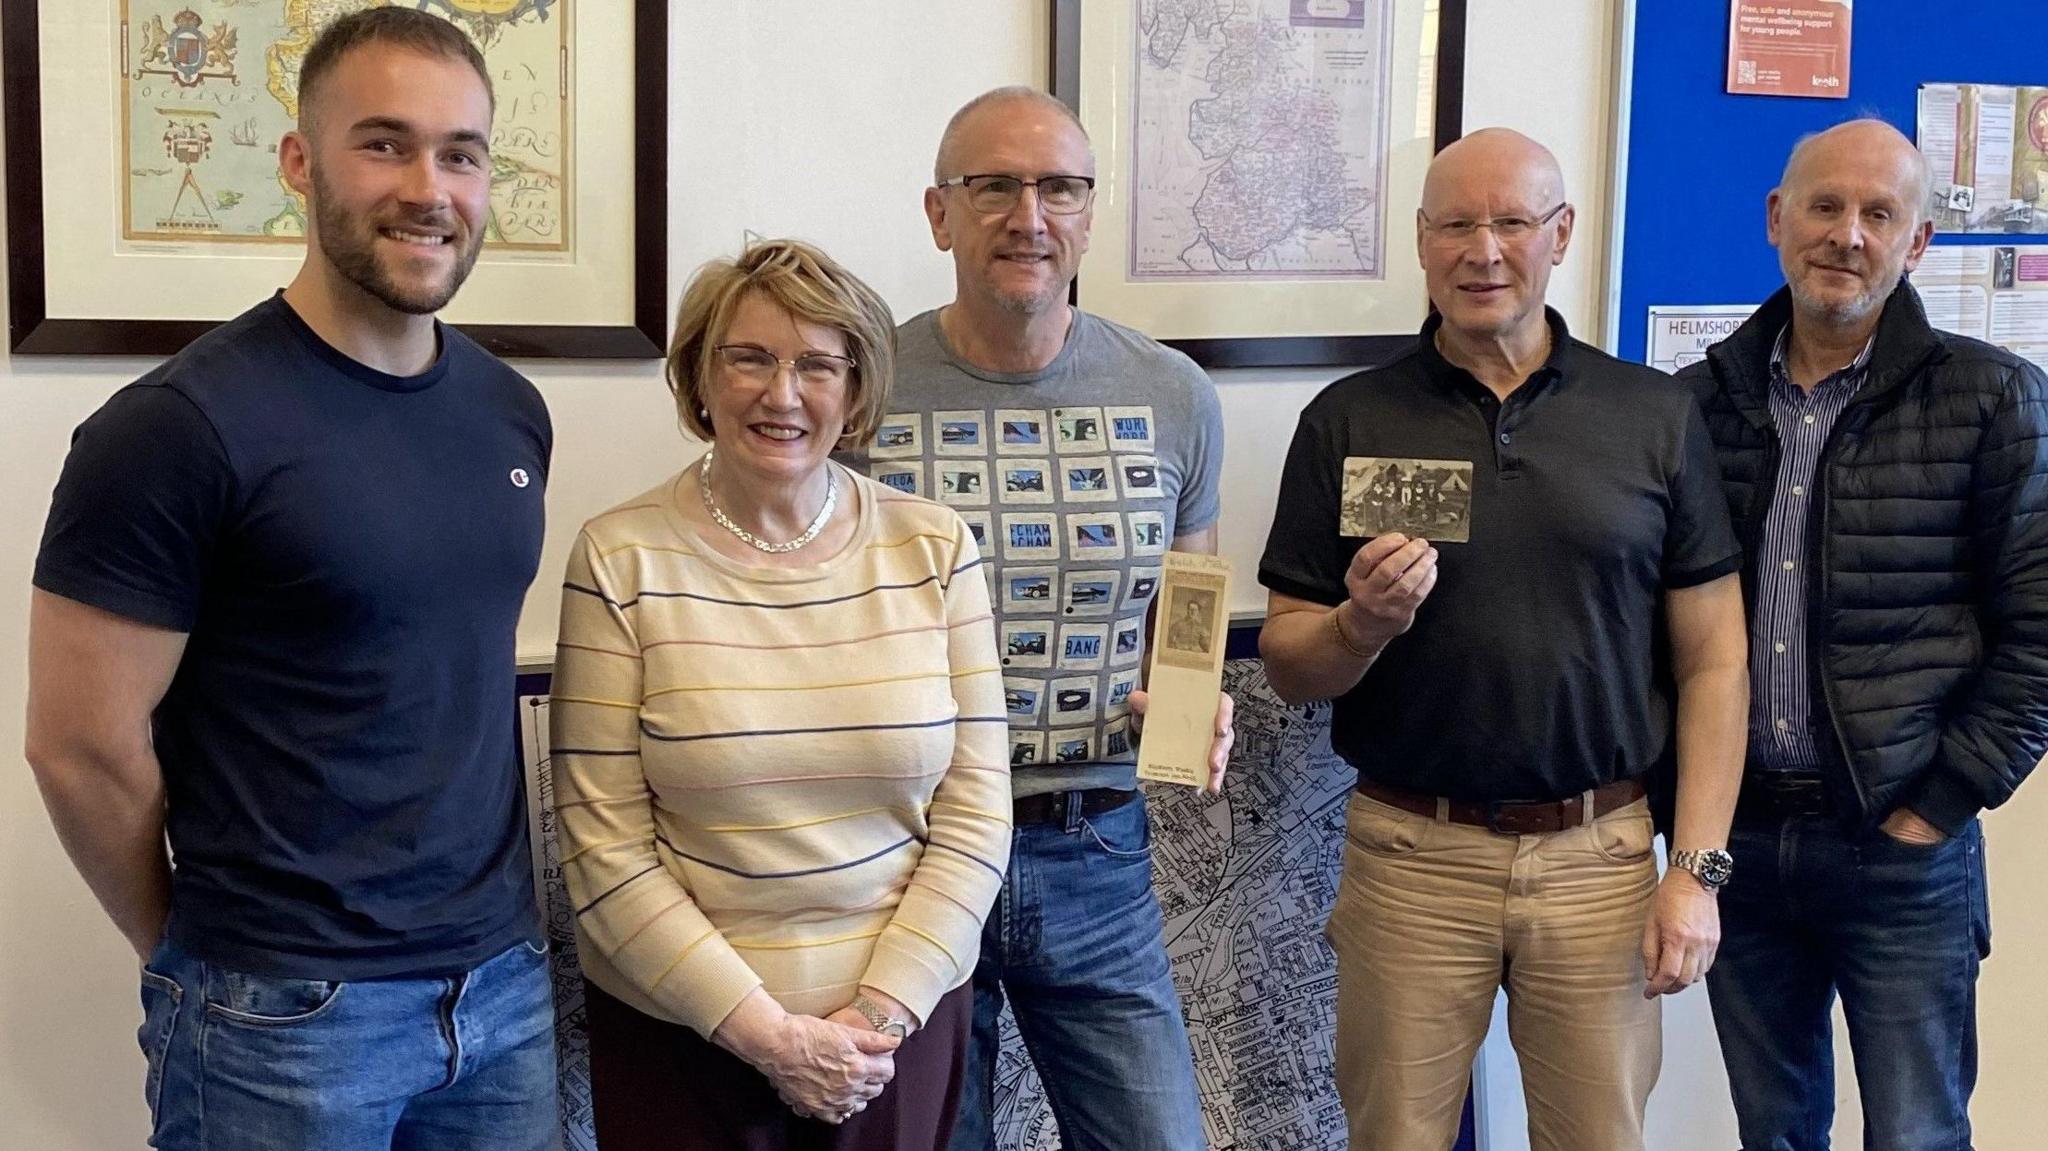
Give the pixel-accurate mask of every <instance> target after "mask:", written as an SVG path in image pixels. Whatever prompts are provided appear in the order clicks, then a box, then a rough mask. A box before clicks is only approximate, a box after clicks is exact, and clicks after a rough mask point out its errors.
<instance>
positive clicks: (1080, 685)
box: [1045, 675, 1096, 724]
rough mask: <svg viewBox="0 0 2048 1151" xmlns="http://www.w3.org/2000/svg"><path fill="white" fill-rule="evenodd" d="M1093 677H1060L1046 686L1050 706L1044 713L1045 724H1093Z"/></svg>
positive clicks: (1094, 686)
mask: <svg viewBox="0 0 2048 1151" xmlns="http://www.w3.org/2000/svg"><path fill="white" fill-rule="evenodd" d="M1095 688H1096V682H1095V677H1094V676H1092V675H1070V676H1061V677H1060V678H1058V679H1055V680H1053V681H1052V683H1051V684H1049V685H1047V691H1048V692H1049V693H1050V698H1051V703H1052V706H1051V707H1050V708H1049V709H1048V710H1047V711H1046V720H1045V721H1046V722H1047V723H1049V724H1051V723H1094V722H1095V703H1096V701H1095Z"/></svg>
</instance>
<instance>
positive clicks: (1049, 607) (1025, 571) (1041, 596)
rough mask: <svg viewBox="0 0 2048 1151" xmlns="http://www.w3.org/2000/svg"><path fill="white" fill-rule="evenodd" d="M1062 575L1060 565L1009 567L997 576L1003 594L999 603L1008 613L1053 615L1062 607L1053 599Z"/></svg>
mask: <svg viewBox="0 0 2048 1151" xmlns="http://www.w3.org/2000/svg"><path fill="white" fill-rule="evenodd" d="M1058 578H1059V569H1058V568H1032V567H1025V568H1013V567H1005V568H1004V569H1003V570H1002V574H1001V575H1000V576H998V577H997V579H996V584H997V590H998V591H1000V592H1001V593H1002V594H1001V595H999V596H997V597H996V602H997V603H1000V604H1001V605H1002V607H1003V612H1004V614H1006V615H1051V614H1052V613H1053V612H1054V611H1056V610H1057V609H1058V605H1057V604H1055V603H1054V602H1053V595H1054V594H1055V589H1054V587H1053V583H1054V581H1055V580H1057V579H1058Z"/></svg>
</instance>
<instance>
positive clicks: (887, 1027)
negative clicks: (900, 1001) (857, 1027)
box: [853, 994, 910, 1039]
mask: <svg viewBox="0 0 2048 1151" xmlns="http://www.w3.org/2000/svg"><path fill="white" fill-rule="evenodd" d="M853 1009H854V1010H855V1011H858V1012H860V1013H861V1015H862V1016H863V1017H865V1018H866V1019H867V1021H868V1026H870V1027H872V1028H874V1029H875V1030H876V1031H878V1032H880V1033H881V1034H883V1035H894V1036H895V1037H896V1038H898V1039H907V1038H909V1037H910V1020H908V1019H899V1018H897V1017H896V1016H894V1015H891V1014H889V1012H888V1011H887V1010H885V1009H884V1008H883V1007H882V1005H881V1004H879V1003H877V1002H875V1001H874V1000H872V999H869V998H868V997H867V996H865V995H858V994H857V995H855V996H854V997H853Z"/></svg>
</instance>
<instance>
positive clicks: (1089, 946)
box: [950, 800, 1206, 1151]
mask: <svg viewBox="0 0 2048 1151" xmlns="http://www.w3.org/2000/svg"><path fill="white" fill-rule="evenodd" d="M1072 806H1073V808H1074V813H1070V814H1069V815H1068V817H1067V820H1066V823H1065V825H1064V826H1062V825H1059V824H1037V825H1027V826H1023V827H1019V828H1017V830H1016V834H1015V837H1014V838H1013V839H1012V841H1011V849H1010V870H1009V874H1008V875H1007V876H1005V877H1004V880H1003V890H1002V893H1001V894H1000V895H998V896H997V897H996V906H995V909H994V910H993V911H991V912H990V913H989V917H988V922H987V925H986V926H985V927H984V928H983V931H982V936H981V962H980V964H979V965H977V966H976V968H975V971H974V1032H973V1035H972V1037H971V1038H970V1039H969V1041H968V1045H967V1074H966V1087H965V1090H963V1091H962V1093H961V1101H960V1119H959V1123H958V1124H957V1125H956V1126H955V1127H954V1128H953V1141H952V1143H951V1144H950V1147H951V1149H952V1151H990V1149H992V1148H993V1147H994V1146H995V1135H994V1131H993V1126H992V1117H993V1115H994V1111H995V1101H994V1070H995V1065H996V1045H997V1035H996V1019H997V1016H999V1015H1001V1014H1002V1010H1003V996H1004V993H1005V992H1007V993H1008V994H1009V999H1010V1004H1011V1007H1012V1009H1013V1010H1015V1012H1016V1014H1017V1029H1018V1031H1019V1032H1021V1033H1022V1035H1023V1038H1024V1045H1025V1047H1026V1048H1027V1049H1029V1050H1030V1052H1031V1061H1032V1062H1033V1063H1034V1064H1035V1065H1036V1066H1037V1068H1038V1077H1039V1080H1040V1081H1041V1082H1043V1083H1044V1084H1045V1093H1046V1098H1047V1100H1048V1101H1049V1102H1050V1103H1051V1104H1052V1113H1053V1119H1054V1121H1055V1122H1057V1123H1058V1124H1059V1130H1060V1145H1061V1146H1062V1147H1064V1148H1066V1151H1200V1149H1201V1148H1202V1147H1204V1146H1206V1144H1205V1142H1204V1140H1203V1136H1202V1105H1201V1101H1200V1099H1199V1098H1198V1097H1197V1095H1196V1092H1195V1068H1194V1060H1193V1057H1192V1056H1191V1054H1190V1053H1189V1050H1188V1036H1187V1029H1186V1026H1185V1024H1184V1023H1183V1021H1182V1019H1181V1010H1180V997H1179V995H1177V994H1176V993H1175V992H1174V989H1173V976H1172V973H1171V971H1170V970H1169V969H1168V967H1167V963H1166V944H1165V940H1164V938H1163V932H1164V928H1165V923H1164V920H1163V918H1162V917H1161V915H1160V913H1159V901H1158V900H1157V899H1155V898H1154V897H1153V894H1152V855H1151V834H1150V830H1149V828H1148V826H1147V823H1146V820H1145V804H1144V801H1143V800H1135V801H1133V802H1131V803H1127V804H1125V805H1124V806H1122V807H1120V808H1117V809H1116V810H1114V811H1108V812H1103V813H1102V814H1100V815H1094V816H1082V815H1080V814H1078V810H1079V807H1080V805H1079V804H1078V803H1076V804H1074V805H1072Z"/></svg>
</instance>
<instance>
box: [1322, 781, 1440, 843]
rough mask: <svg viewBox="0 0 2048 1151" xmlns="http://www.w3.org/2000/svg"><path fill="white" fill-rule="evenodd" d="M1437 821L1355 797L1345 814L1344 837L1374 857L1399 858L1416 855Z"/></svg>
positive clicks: (1364, 797) (1363, 796)
mask: <svg viewBox="0 0 2048 1151" xmlns="http://www.w3.org/2000/svg"><path fill="white" fill-rule="evenodd" d="M1434 826H1436V820H1434V819H1431V818H1428V817H1425V816H1421V815H1417V814H1415V813H1414V812H1411V811H1403V810H1401V809H1400V808H1398V807H1395V806H1393V805H1392V804H1387V803H1381V802H1380V801H1379V800H1377V799H1374V798H1372V797H1371V796H1368V795H1361V794H1354V795H1352V797H1351V804H1350V806H1349V808H1347V809H1346V811H1345V813H1344V836H1345V838H1346V839H1348V840H1350V841H1351V845H1352V846H1353V847H1356V848H1358V849H1359V850H1360V851H1363V852H1366V853H1368V854H1371V855H1380V856H1388V857H1393V858H1398V857H1400V856H1404V855H1413V854H1415V852H1416V851H1417V850H1419V849H1420V848H1421V847H1422V841H1423V839H1424V838H1425V837H1427V835H1428V834H1429V829H1430V828H1432V827H1434Z"/></svg>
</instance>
